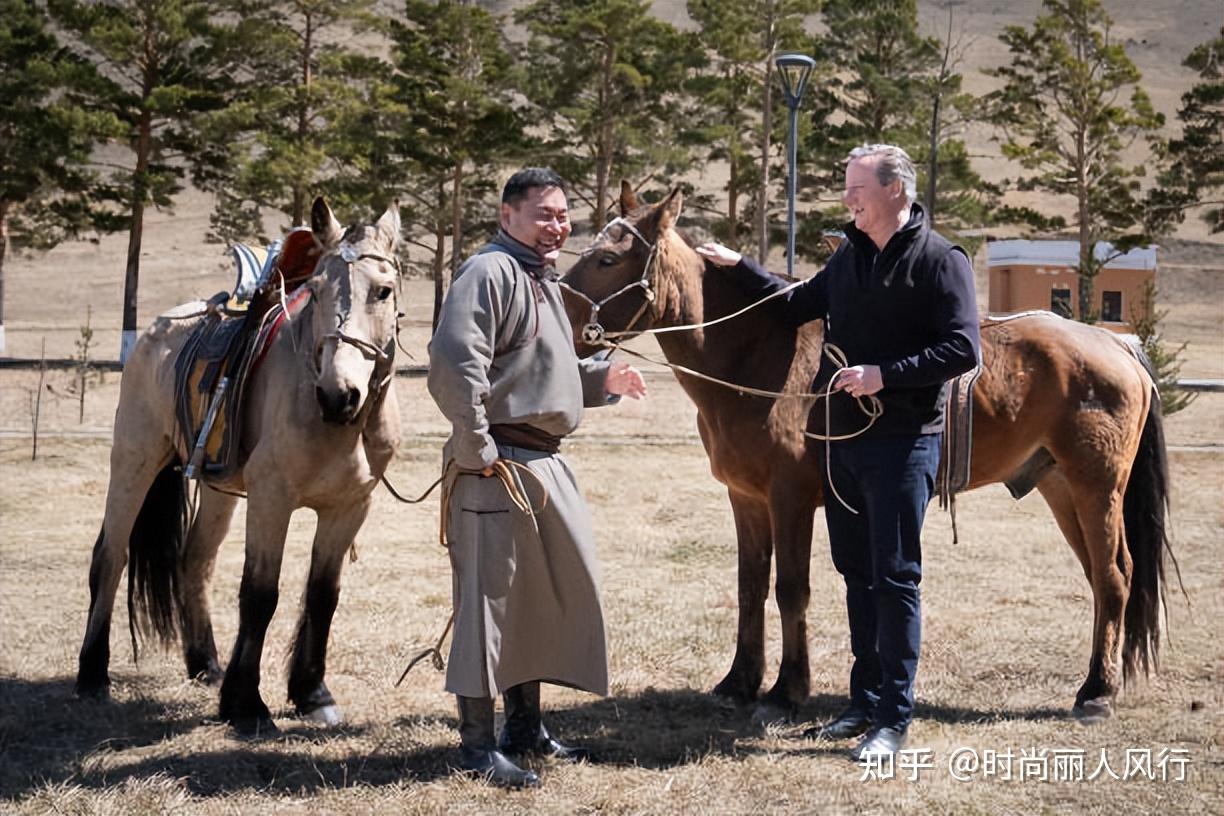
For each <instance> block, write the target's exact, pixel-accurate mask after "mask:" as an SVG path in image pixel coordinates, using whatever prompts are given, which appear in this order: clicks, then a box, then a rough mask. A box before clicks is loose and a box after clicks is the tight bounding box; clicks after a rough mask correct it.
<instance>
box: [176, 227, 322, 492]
mask: <svg viewBox="0 0 1224 816" xmlns="http://www.w3.org/2000/svg"><path fill="white" fill-rule="evenodd" d="M231 253H232V255H233V257H234V261H235V265H236V267H237V272H238V277H237V280H236V281H235V283H234V288H233V291H232V292H218V293H217V294H216V295H214V296H213V297H212V298H211V299H210V300H209V301H208V305H209V308H208V311H207V314H206V316H205V318H204V319H203V320H202V321H201V322H200V324H199V325H198V326H196V328H195V330H194V331H193V332H192V333H191V336H190V337H189V338H188V340H187V342H186V343H185V344H184V346H183V348H182V349H181V350H180V351H179V355H178V358H177V359H176V360H175V363H174V393H175V415H176V418H177V421H178V428H179V433H180V434H181V439H182V443H183V447H184V449H185V451H186V460H187V467H186V468H185V471H184V475H186V476H187V478H189V479H192V478H199V479H204V480H205V481H209V482H223V481H226V480H228V479H229V478H230V476H232V475H233V473H234V472H235V471H236V470H237V469H238V468H240V467H241V466H242V464H243V462H244V460H245V454H244V452H243V451H242V450H241V439H242V433H241V431H242V428H241V424H242V406H243V395H244V393H245V390H246V384H247V381H248V380H249V379H250V377H251V375H252V374H253V373H254V371H255V369H256V368H257V367H258V365H259V362H260V360H261V359H262V357H263V353H264V351H265V350H266V349H267V348H268V345H269V344H270V343H271V342H272V338H273V337H274V336H275V334H276V332H277V331H278V330H279V328H280V326H281V324H282V323H283V322H284V320H285V317H286V315H287V314H296V313H297V312H298V311H299V310H301V308H302V307H303V306H304V305H305V303H306V301H307V300H308V299H309V290H308V289H305V288H303V287H301V285H300V284H302V283H303V282H305V281H306V279H307V278H309V277H310V276H311V274H313V272H314V268H315V266H316V264H317V263H318V260H319V255H320V250H319V248H318V246H317V245H316V244H315V240H314V236H313V234H312V233H311V232H310V230H306V229H302V230H294V231H293V232H290V233H289V234H288V235H286V236H285V239H284V241H283V242H282V241H278V242H275V243H273V244H272V245H271V246H270V247H268V249H267V250H266V251H264V250H258V249H252V248H251V247H246V246H242V245H236V246H234V247H233V248H232V249H231ZM295 290H296V291H295ZM285 292H293V295H291V296H290V297H289V298H288V300H286V299H285V296H284V293H285Z"/></svg>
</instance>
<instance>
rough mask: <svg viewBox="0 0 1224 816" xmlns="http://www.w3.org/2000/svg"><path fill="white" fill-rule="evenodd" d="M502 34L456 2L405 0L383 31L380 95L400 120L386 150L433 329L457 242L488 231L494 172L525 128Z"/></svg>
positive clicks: (457, 258)
mask: <svg viewBox="0 0 1224 816" xmlns="http://www.w3.org/2000/svg"><path fill="white" fill-rule="evenodd" d="M503 29H504V22H503V21H502V20H501V19H499V18H498V17H495V16H494V15H492V14H490V13H488V12H487V11H485V10H483V9H481V8H479V7H478V6H476V5H474V4H473V3H470V2H461V0H438V2H426V0H408V2H407V3H406V5H405V18H404V20H403V21H402V22H401V21H397V22H396V23H395V24H394V25H393V26H392V29H391V34H392V39H393V42H394V48H393V54H392V56H393V59H394V61H395V68H394V72H393V73H391V76H390V79H389V84H390V90H389V91H388V93H389V95H390V97H391V98H392V99H393V100H394V102H395V104H396V105H397V106H398V109H399V110H400V111H401V112H402V119H400V120H398V121H397V122H396V124H395V125H394V132H393V134H392V137H393V138H392V141H393V142H394V144H395V146H394V147H393V148H392V151H393V152H394V153H395V154H396V155H399V156H402V157H403V158H404V159H406V161H407V164H406V165H405V166H404V169H405V172H406V176H405V179H404V182H405V183H404V188H403V189H404V192H405V194H406V195H407V196H408V201H407V207H406V209H405V223H407V224H409V225H411V226H415V227H417V228H418V229H417V232H418V235H417V236H415V237H414V241H415V242H417V243H418V244H419V245H423V247H424V248H425V249H427V251H428V252H429V261H428V266H429V272H430V274H431V275H432V277H433V279H434V322H435V324H436V322H437V316H438V314H439V310H440V308H441V305H442V298H443V296H444V294H445V290H446V285H447V281H448V280H449V278H450V276H453V274H454V272H455V271H456V270H457V269H458V267H459V264H460V262H461V261H462V260H463V255H464V244H465V241H466V239H467V238H468V236H469V235H471V234H473V233H475V232H481V233H486V234H487V233H488V232H489V231H490V229H491V227H492V226H493V225H495V224H496V223H497V206H498V203H499V201H500V197H499V192H500V190H499V186H498V184H497V182H498V179H499V177H500V175H501V174H502V171H503V168H504V167H505V166H506V164H507V163H509V162H510V161H512V160H514V159H516V158H518V157H520V156H522V155H523V154H524V153H525V152H526V144H525V138H524V135H523V134H524V132H525V130H526V128H527V124H528V123H527V122H526V121H525V119H524V118H523V116H522V114H521V113H520V112H519V111H518V107H517V106H516V105H515V89H516V86H517V82H518V78H517V76H516V75H515V73H514V67H515V66H514V59H513V55H512V54H511V52H510V46H509V43H508V42H507V41H506V39H505V35H504V33H503ZM419 233H423V235H421V234H419ZM448 237H449V238H450V257H449V260H450V263H449V274H448V264H447V251H446V248H447V245H446V239H447V238H448Z"/></svg>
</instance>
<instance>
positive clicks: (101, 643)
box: [76, 417, 173, 699]
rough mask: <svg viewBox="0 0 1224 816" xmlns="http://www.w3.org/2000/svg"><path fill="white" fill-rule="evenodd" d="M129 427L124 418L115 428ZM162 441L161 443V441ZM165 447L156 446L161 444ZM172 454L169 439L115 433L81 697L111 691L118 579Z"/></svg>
mask: <svg viewBox="0 0 1224 816" xmlns="http://www.w3.org/2000/svg"><path fill="white" fill-rule="evenodd" d="M121 424H122V425H124V426H125V427H128V426H130V425H131V423H124V422H123V418H122V417H117V418H116V427H119V426H120V425H121ZM158 443H160V444H158ZM159 447H160V448H162V450H160V451H159V450H157V448H159ZM172 455H173V451H172V450H171V448H170V446H169V443H168V441H166V440H164V439H161V440H150V439H146V438H138V437H136V436H133V435H129V434H121V433H116V434H115V444H114V446H113V447H112V448H111V462H110V484H109V485H108V487H107V491H106V512H105V515H104V516H103V519H102V529H101V531H100V532H99V533H98V539H97V541H96V542H94V549H93V556H92V559H91V562H90V565H89V617H88V622H87V624H86V626H85V640H84V642H83V643H82V644H81V653H80V656H79V658H78V663H77V679H76V693H77V695H78V696H80V697H95V698H99V699H106V698H108V697H109V696H110V675H109V673H108V671H107V667H108V665H109V663H110V626H111V614H112V613H113V611H114V606H115V594H116V592H117V591H118V588H119V578H120V577H121V576H122V575H123V570H124V567H126V566H127V561H128V542H129V540H130V538H131V535H132V529H133V528H134V527H135V525H136V520H137V518H138V517H139V516H140V511H141V508H142V507H143V506H144V502H145V497H146V496H147V495H148V493H149V491H150V489H151V488H152V486H153V483H154V481H155V480H156V479H157V476H158V474H159V473H160V472H161V471H162V470H163V468H165V467H166V464H167V462H168V461H169V460H170V457H171V456H172Z"/></svg>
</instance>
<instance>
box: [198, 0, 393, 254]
mask: <svg viewBox="0 0 1224 816" xmlns="http://www.w3.org/2000/svg"><path fill="white" fill-rule="evenodd" d="M373 3H374V0H217V3H216V5H218V6H219V7H220V8H224V9H226V10H228V11H229V12H230V13H231V14H232V15H233V16H234V17H235V18H236V21H237V23H236V25H235V27H234V30H233V32H232V33H231V35H230V38H229V40H228V43H227V45H228V47H229V49H230V51H231V52H232V53H233V54H234V56H235V59H236V60H238V61H239V66H240V69H239V71H238V75H237V79H238V81H239V85H240V87H239V89H238V91H237V99H236V100H235V102H234V103H233V104H231V105H229V106H228V107H227V108H226V109H225V110H224V111H222V112H220V113H219V114H218V115H216V116H214V117H211V119H210V125H211V128H212V132H213V133H215V134H216V135H217V136H218V137H219V138H220V137H226V136H228V142H227V143H228V146H229V157H228V159H229V161H228V165H229V166H228V169H227V171H226V172H225V173H224V174H222V175H219V176H218V177H217V178H215V179H212V180H211V181H210V183H209V184H208V188H209V189H212V190H216V191H217V192H218V194H219V197H218V204H217V208H216V210H215V212H214V214H213V219H212V221H213V228H214V234H215V235H216V236H217V237H219V238H225V239H231V240H232V239H234V238H254V237H258V238H260V239H266V237H267V236H264V235H262V232H263V223H262V219H261V218H260V213H261V210H262V209H263V208H271V209H273V210H277V211H279V212H282V213H284V215H285V216H287V217H288V220H289V224H290V225H291V226H293V227H298V226H302V225H304V224H305V223H306V219H307V217H308V213H309V205H310V201H311V200H312V198H313V196H314V195H315V194H316V193H318V192H319V191H320V190H321V189H323V188H325V187H330V182H331V180H332V179H333V178H335V177H336V176H338V175H341V170H340V164H341V163H342V162H343V161H345V159H346V158H348V156H345V155H343V154H344V153H345V152H346V150H351V149H353V148H354V145H352V144H351V142H347V141H346V140H345V139H343V138H342V137H341V136H340V135H339V134H340V132H341V131H342V130H343V127H344V117H345V115H347V114H350V113H351V112H352V111H353V110H354V109H360V107H361V103H362V101H363V100H364V99H365V98H366V97H365V96H364V94H365V93H366V91H367V88H366V79H367V76H366V74H365V72H366V71H367V70H368V68H369V63H368V61H367V60H366V59H364V54H362V53H361V52H359V51H357V50H356V49H355V48H353V47H352V46H351V44H350V41H351V39H352V37H353V36H354V34H355V33H360V32H364V31H366V30H367V29H368V28H370V27H372V26H374V25H375V18H374V17H373V16H372V13H371V9H372V6H373ZM349 133H350V134H351V131H349ZM358 149H359V148H358ZM329 192H330V189H329ZM386 203H387V202H381V203H380V204H379V206H386ZM244 232H245V233H248V234H246V235H243V234H242V233H244Z"/></svg>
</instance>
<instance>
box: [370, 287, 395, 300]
mask: <svg viewBox="0 0 1224 816" xmlns="http://www.w3.org/2000/svg"><path fill="white" fill-rule="evenodd" d="M374 297H375V298H377V299H378V300H386V299H387V298H389V297H391V287H390V286H382V287H379V290H378V292H376V293H375V295H374Z"/></svg>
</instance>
